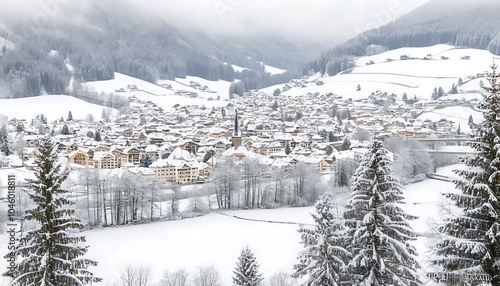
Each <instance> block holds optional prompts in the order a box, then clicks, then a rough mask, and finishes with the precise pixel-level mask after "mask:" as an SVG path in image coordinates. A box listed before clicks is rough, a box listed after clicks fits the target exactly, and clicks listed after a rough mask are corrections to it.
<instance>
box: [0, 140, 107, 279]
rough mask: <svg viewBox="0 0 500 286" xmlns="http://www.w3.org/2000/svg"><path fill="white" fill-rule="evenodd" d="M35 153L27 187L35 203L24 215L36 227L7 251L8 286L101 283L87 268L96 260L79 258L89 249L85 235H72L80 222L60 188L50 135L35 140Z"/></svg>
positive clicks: (61, 174) (60, 175)
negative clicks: (12, 260) (10, 259)
mask: <svg viewBox="0 0 500 286" xmlns="http://www.w3.org/2000/svg"><path fill="white" fill-rule="evenodd" d="M38 151H39V152H38V156H37V157H36V159H35V165H36V170H35V177H36V179H30V180H27V183H28V184H29V188H28V189H27V190H26V191H27V193H28V196H29V197H30V198H31V200H32V201H33V202H34V203H35V205H36V207H35V208H32V209H28V210H26V217H25V218H26V219H27V220H34V221H36V222H37V223H38V227H37V228H35V229H33V230H29V231H28V232H26V234H24V235H23V236H22V237H21V238H20V239H19V245H18V246H17V247H16V249H15V250H13V251H12V252H11V253H9V254H7V255H10V256H15V257H17V264H16V270H15V271H14V279H13V281H12V282H11V285H14V286H18V285H20V286H24V285H33V286H41V285H44V286H60V285H65V286H71V285H79V286H80V285H88V284H91V283H92V282H99V281H101V280H102V279H101V278H98V277H95V276H94V275H93V274H92V273H91V272H90V271H88V270H87V268H88V267H89V266H96V265H97V262H95V261H93V260H89V259H84V258H81V257H80V256H82V255H84V254H85V253H86V252H87V250H88V246H85V245H84V243H85V237H84V236H78V235H76V234H72V233H70V230H71V229H77V228H82V227H83V225H82V224H81V223H80V220H79V219H78V218H76V217H75V216H74V214H75V210H74V209H73V208H71V205H73V204H74V202H73V201H72V200H71V199H70V198H69V196H68V195H69V194H68V191H66V190H64V189H62V188H61V184H62V183H63V182H64V180H66V178H67V176H68V171H67V170H63V169H62V167H61V165H60V164H57V163H56V162H57V153H56V151H55V147H54V145H53V144H52V142H51V138H50V137H43V138H41V139H39V141H38Z"/></svg>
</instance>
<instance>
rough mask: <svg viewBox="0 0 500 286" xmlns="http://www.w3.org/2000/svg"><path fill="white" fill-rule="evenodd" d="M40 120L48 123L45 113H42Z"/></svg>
mask: <svg viewBox="0 0 500 286" xmlns="http://www.w3.org/2000/svg"><path fill="white" fill-rule="evenodd" d="M39 119H40V121H41V122H42V123H43V124H47V118H45V116H44V115H43V113H41V114H40V118H39Z"/></svg>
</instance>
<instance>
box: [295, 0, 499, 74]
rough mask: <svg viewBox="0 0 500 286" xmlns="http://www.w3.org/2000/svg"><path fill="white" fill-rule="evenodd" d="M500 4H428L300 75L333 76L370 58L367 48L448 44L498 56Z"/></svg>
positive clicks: (310, 64)
mask: <svg viewBox="0 0 500 286" xmlns="http://www.w3.org/2000/svg"><path fill="white" fill-rule="evenodd" d="M499 9H500V2H493V1H490V2H485V1H474V2H472V1H461V2H459V3H458V2H452V1H449V0H443V1H430V2H429V3H427V4H425V5H423V6H421V7H419V8H417V9H415V10H414V11H413V12H410V13H408V14H406V15H404V16H401V17H400V18H399V19H397V20H395V21H392V22H390V23H388V24H386V25H384V26H382V27H380V28H377V29H372V30H369V31H365V32H363V33H362V34H360V35H358V36H357V37H355V38H353V39H350V40H348V41H347V42H345V43H343V44H341V45H338V46H336V47H333V48H331V49H329V50H328V51H326V52H324V53H322V54H321V56H320V57H319V58H317V59H315V60H312V61H310V62H308V63H307V64H306V65H305V67H304V69H303V74H307V73H308V72H309V71H311V70H313V71H315V72H321V74H328V75H335V74H337V73H339V72H341V71H344V70H346V69H349V68H352V67H354V58H355V57H360V56H365V55H371V54H372V52H371V51H370V49H367V47H369V46H371V45H375V46H378V47H380V49H382V50H383V51H386V50H394V49H398V48H402V47H425V46H433V45H436V44H450V45H454V46H457V47H465V48H475V49H483V50H489V51H490V52H491V53H492V54H495V55H500V33H499V32H498V31H499V29H498V28H499V27H500V19H499V18H498V15H497V14H498V13H497V12H496V11H498V10H499Z"/></svg>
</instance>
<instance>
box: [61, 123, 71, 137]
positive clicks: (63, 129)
mask: <svg viewBox="0 0 500 286" xmlns="http://www.w3.org/2000/svg"><path fill="white" fill-rule="evenodd" d="M61 134H62V135H69V134H71V132H69V128H68V125H66V124H64V125H63V127H62V130H61Z"/></svg>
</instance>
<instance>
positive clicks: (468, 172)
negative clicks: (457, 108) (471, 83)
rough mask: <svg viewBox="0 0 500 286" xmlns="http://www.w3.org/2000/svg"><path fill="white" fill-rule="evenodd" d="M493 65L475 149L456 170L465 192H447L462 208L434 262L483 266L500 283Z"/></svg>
mask: <svg viewBox="0 0 500 286" xmlns="http://www.w3.org/2000/svg"><path fill="white" fill-rule="evenodd" d="M491 68H492V71H491V73H489V75H488V81H489V83H490V87H488V88H485V89H486V91H487V92H488V95H485V96H484V101H483V102H482V103H481V105H480V109H481V110H483V114H484V121H482V122H481V123H478V124H472V133H473V135H474V140H473V141H472V142H471V143H470V146H471V147H472V148H473V149H474V150H475V151H477V154H476V155H474V156H470V157H466V158H463V162H464V163H465V165H466V166H467V167H468V168H466V169H464V170H456V171H455V173H457V174H458V175H459V176H460V177H461V179H459V180H456V181H455V186H456V188H457V189H458V190H460V191H461V192H460V193H458V194H448V195H447V196H448V197H449V198H451V199H452V200H453V201H454V202H455V204H456V206H458V207H459V208H462V209H463V213H462V214H460V215H457V216H454V217H451V218H448V219H447V220H446V221H445V224H444V225H443V226H442V227H441V228H440V231H441V232H442V233H444V234H446V236H444V238H443V239H442V240H441V241H439V242H438V244H437V251H436V252H437V254H438V257H437V258H436V259H435V260H434V261H433V262H434V263H435V264H437V265H441V266H443V267H444V268H445V269H446V270H449V271H460V272H468V271H478V270H483V271H484V272H486V273H487V274H489V275H490V276H491V278H492V281H491V284H492V285H500V221H499V217H500V188H499V186H500V157H499V154H500V144H499V142H500V82H499V74H498V73H497V72H496V69H497V66H496V65H495V64H493V65H492V66H491Z"/></svg>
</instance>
